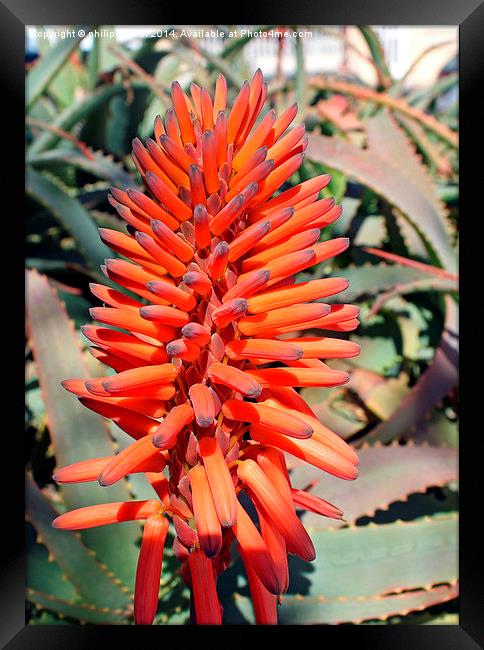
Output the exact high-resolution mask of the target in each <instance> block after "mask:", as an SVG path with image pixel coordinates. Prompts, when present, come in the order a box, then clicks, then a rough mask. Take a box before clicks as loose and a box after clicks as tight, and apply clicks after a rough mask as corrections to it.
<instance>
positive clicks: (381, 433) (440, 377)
mask: <svg viewBox="0 0 484 650" xmlns="http://www.w3.org/2000/svg"><path fill="white" fill-rule="evenodd" d="M445 305H446V318H445V325H444V332H443V334H442V339H441V341H440V343H439V346H438V348H437V350H436V352H435V355H434V358H433V359H432V362H431V363H430V365H429V366H428V367H427V369H426V370H425V372H424V373H423V374H422V376H421V377H420V379H419V380H418V381H417V383H416V384H415V385H414V386H413V387H412V389H411V390H410V392H409V393H408V395H407V396H406V397H405V399H404V400H403V401H402V402H401V404H400V406H399V407H398V409H396V411H395V412H394V413H393V414H392V416H391V417H390V418H388V419H387V420H386V421H384V422H381V423H380V424H379V425H377V426H376V427H374V428H373V429H372V430H371V431H370V432H369V433H368V434H367V435H366V436H364V438H363V440H365V441H368V442H375V441H377V440H379V441H380V442H389V441H391V440H395V439H397V438H398V437H399V436H405V435H409V434H411V433H413V432H415V431H416V430H417V428H418V426H419V425H420V424H422V423H423V421H424V418H425V416H426V415H427V413H429V412H430V411H431V410H432V409H433V408H434V407H435V406H436V405H438V404H439V402H440V401H441V400H442V399H443V398H444V397H445V396H446V395H447V394H448V393H449V392H450V391H451V390H452V389H453V388H454V387H455V386H456V385H457V383H458V362H459V350H458V346H459V338H458V332H459V328H458V307H457V305H456V303H455V301H454V300H452V298H450V297H449V296H446V297H445Z"/></svg>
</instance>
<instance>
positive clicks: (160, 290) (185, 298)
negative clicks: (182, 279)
mask: <svg viewBox="0 0 484 650" xmlns="http://www.w3.org/2000/svg"><path fill="white" fill-rule="evenodd" d="M146 287H147V288H148V290H149V291H151V292H152V293H154V294H156V295H157V296H161V297H162V298H164V299H165V300H167V301H169V302H170V303H171V304H173V305H176V306H177V307H178V308H179V309H182V310H183V311H191V310H192V309H193V308H194V307H195V305H196V300H195V298H194V297H193V296H192V294H190V293H187V292H186V291H182V290H181V289H179V288H178V287H175V285H173V284H170V283H169V282H166V281H165V280H160V281H157V282H147V284H146Z"/></svg>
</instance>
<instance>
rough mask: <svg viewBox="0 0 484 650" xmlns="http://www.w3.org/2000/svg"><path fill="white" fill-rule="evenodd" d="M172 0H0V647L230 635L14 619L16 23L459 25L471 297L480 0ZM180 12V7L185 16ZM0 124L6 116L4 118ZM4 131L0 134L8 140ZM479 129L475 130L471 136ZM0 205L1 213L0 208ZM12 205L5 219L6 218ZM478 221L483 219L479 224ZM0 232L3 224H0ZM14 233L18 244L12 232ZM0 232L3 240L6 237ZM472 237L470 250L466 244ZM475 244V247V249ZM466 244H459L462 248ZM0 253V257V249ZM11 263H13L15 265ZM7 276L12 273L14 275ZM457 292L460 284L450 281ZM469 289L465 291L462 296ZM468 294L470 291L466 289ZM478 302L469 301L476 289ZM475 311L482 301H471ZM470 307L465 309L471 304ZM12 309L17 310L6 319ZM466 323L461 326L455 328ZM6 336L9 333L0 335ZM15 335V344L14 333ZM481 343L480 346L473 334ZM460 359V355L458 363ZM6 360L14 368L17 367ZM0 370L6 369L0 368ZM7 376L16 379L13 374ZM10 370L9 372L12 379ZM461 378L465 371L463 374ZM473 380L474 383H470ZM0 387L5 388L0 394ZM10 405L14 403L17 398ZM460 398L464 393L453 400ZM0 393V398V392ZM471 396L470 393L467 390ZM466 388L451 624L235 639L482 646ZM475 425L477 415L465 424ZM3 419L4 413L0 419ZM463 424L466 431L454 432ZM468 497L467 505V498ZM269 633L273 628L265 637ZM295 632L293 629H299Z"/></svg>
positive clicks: (483, 22) (18, 473) (20, 583)
mask: <svg viewBox="0 0 484 650" xmlns="http://www.w3.org/2000/svg"><path fill="white" fill-rule="evenodd" d="M187 9H188V5H187V8H186V9H185V11H183V9H182V10H180V7H179V6H177V4H176V3H170V4H164V3H161V2H160V3H159V2H153V1H152V0H137V1H136V2H133V0H96V1H95V2H94V1H92V0H83V2H77V3H74V2H71V3H70V2H66V1H65V0H43V2H42V3H39V2H38V1H37V2H34V0H3V2H0V30H1V32H2V35H1V38H0V48H1V58H0V61H1V73H0V74H1V76H2V78H3V80H4V85H3V87H4V93H3V95H2V107H3V109H4V119H3V126H4V128H3V129H2V131H3V132H2V140H3V142H2V144H3V154H4V155H3V158H4V161H6V162H7V164H8V169H6V170H4V175H3V180H4V183H3V184H2V187H3V192H2V195H3V197H4V199H5V200H7V199H8V200H9V201H10V202H11V205H10V208H9V210H8V212H7V214H5V215H4V216H5V220H4V228H7V227H8V228H9V232H8V235H9V237H10V238H11V243H10V239H9V240H8V245H7V248H8V249H9V251H5V257H6V255H7V253H8V252H10V253H11V254H12V262H11V264H9V266H8V269H9V271H8V280H9V282H8V286H7V287H4V290H5V291H6V292H7V296H6V300H7V301H8V306H9V308H8V309H6V310H5V311H4V313H3V314H2V318H1V319H0V331H1V333H2V334H3V336H2V339H1V340H3V341H4V342H5V341H8V342H9V344H8V346H6V347H8V348H9V349H8V350H5V353H6V354H7V353H9V354H12V356H13V357H14V358H13V359H12V362H11V363H10V362H8V361H5V364H8V369H9V373H10V372H11V374H12V378H11V379H9V382H8V394H7V395H6V397H7V400H8V411H9V412H10V413H15V414H17V412H18V414H19V420H18V425H19V431H18V432H17V428H16V424H17V421H16V419H15V422H16V423H15V424H13V425H11V426H10V425H9V431H8V432H7V431H4V438H3V441H4V445H5V450H6V451H8V455H7V454H6V453H5V454H4V459H5V458H8V459H9V460H8V462H5V463H4V471H3V472H2V476H4V477H5V478H4V480H5V484H4V494H3V498H2V504H3V508H2V510H1V514H2V521H3V523H4V525H3V536H2V538H3V540H2V541H3V543H4V549H5V550H4V551H3V553H2V559H3V568H2V572H1V574H0V584H1V587H0V594H1V600H2V607H1V610H0V611H1V616H0V642H1V644H2V647H5V648H8V649H9V650H16V649H17V648H19V649H20V648H22V649H24V648H28V649H29V648H35V649H36V650H41V649H43V648H48V649H49V650H55V649H57V648H66V647H68V648H69V649H70V650H74V648H81V647H93V648H98V647H102V644H105V643H110V644H113V645H114V644H115V643H119V642H121V643H129V642H130V641H134V640H136V642H137V643H139V642H140V641H141V643H143V641H144V640H145V639H146V640H148V639H149V640H150V641H151V642H152V643H163V644H166V643H169V642H171V640H172V639H171V638H168V637H172V635H173V640H174V641H176V642H178V643H180V641H181V642H182V643H183V644H185V643H190V642H192V643H197V644H199V643H200V642H202V643H206V642H210V641H212V640H215V637H216V636H219V635H221V638H222V640H223V639H227V640H230V637H228V636H227V634H230V633H231V628H230V627H229V628H220V629H218V628H217V629H215V628H193V627H190V626H186V627H185V626H184V627H183V628H180V627H176V628H175V629H174V628H170V627H169V626H167V627H165V629H164V630H163V631H157V628H134V627H124V626H123V627H121V626H119V627H117V626H109V627H103V626H26V625H25V618H24V617H25V584H24V583H25V580H24V576H25V566H24V564H25V561H24V554H23V546H24V543H23V542H24V539H23V506H24V499H23V472H22V467H21V463H20V462H19V458H20V455H21V454H22V444H21V440H22V434H21V431H23V429H22V428H21V427H22V425H21V423H20V417H21V415H20V414H21V412H22V411H21V404H20V398H19V397H18V396H19V395H21V394H22V390H21V388H20V387H21V385H22V384H21V383H20V382H22V381H23V376H22V370H21V369H20V368H21V367H22V364H21V363H20V362H19V359H18V357H17V356H16V354H17V351H18V353H19V354H21V352H20V351H21V350H23V336H22V330H23V327H22V325H23V320H22V305H21V304H20V303H21V299H22V298H21V297H22V295H23V293H22V289H21V287H23V285H24V283H23V274H22V270H21V267H20V256H19V255H18V251H19V250H20V249H21V247H22V244H23V232H22V228H20V227H15V226H14V225H12V222H13V221H14V222H15V223H20V215H19V212H20V210H19V206H21V205H22V204H23V198H24V187H23V178H24V174H23V169H24V160H23V155H22V151H21V146H20V142H21V141H22V137H23V130H24V114H25V111H24V74H25V71H24V53H25V26H26V25H35V24H43V25H55V24H72V25H76V24H77V25H79V24H101V25H102V24H118V25H149V24H175V25H177V24H183V23H184V22H186V21H187V19H189V22H190V24H219V23H221V22H224V23H231V24H266V23H277V24H307V25H310V24H311V25H317V24H324V25H328V24H329V25H331V24H332V25H338V24H370V25H456V26H457V25H458V26H459V35H460V36H459V39H460V46H459V54H460V103H461V112H460V116H461V117H460V124H461V142H460V161H461V163H462V164H461V166H462V179H461V197H462V198H461V212H462V216H463V218H462V222H463V227H462V234H461V243H460V252H461V259H464V260H465V261H464V263H462V264H461V265H460V272H461V289H462V291H463V296H462V295H461V302H462V304H463V307H462V309H461V313H462V314H465V313H466V312H467V311H468V310H469V311H470V309H472V308H473V306H472V305H473V304H474V303H473V300H474V301H477V295H472V294H470V291H468V290H467V286H468V284H467V281H468V278H469V280H470V279H471V278H472V276H473V275H474V274H475V273H476V270H475V269H472V270H470V271H467V270H466V268H465V267H466V266H467V265H468V264H469V265H470V264H471V263H472V262H469V260H473V261H474V265H475V266H477V265H476V262H478V261H479V260H480V258H481V257H482V252H480V250H479V249H478V248H477V246H478V245H479V242H480V241H482V240H481V238H480V237H479V236H478V226H479V224H478V223H475V222H476V221H480V222H482V214H479V211H481V212H482V208H481V207H480V206H482V199H481V200H480V199H479V189H480V188H481V187H482V185H483V182H482V165H480V166H479V165H478V164H476V165H474V164H473V163H472V162H470V161H472V159H473V153H474V152H475V151H476V149H479V151H478V153H480V151H482V145H479V135H481V133H482V127H480V122H479V119H481V120H482V117H481V116H482V109H481V108H480V106H481V105H480V103H479V100H478V95H479V90H480V89H482V87H483V84H482V79H483V69H484V3H481V2H480V0H418V1H417V0H406V1H405V2H403V1H402V0H365V1H364V2H362V0H343V1H341V0H340V1H339V2H335V3H328V2H324V3H323V2H317V1H316V0H298V2H293V3H292V4H290V5H288V4H287V3H286V4H285V5H284V6H282V5H281V4H280V3H277V4H276V2H275V0H273V2H272V3H270V4H268V3H267V2H266V3H264V4H262V3H260V2H258V3H254V4H249V3H241V4H240V5H238V6H237V9H238V11H237V15H235V6H232V7H230V6H227V7H226V8H225V9H224V8H222V9H221V8H220V7H217V6H215V5H210V6H207V5H206V4H205V3H204V5H203V6H201V7H200V8H199V10H198V15H197V13H196V12H195V7H194V6H193V5H190V6H189V12H188V11H187ZM188 17H189V18H188ZM7 126H8V128H6V127H7ZM9 139H10V140H11V142H10V143H9V142H8V140H9ZM481 141H482V138H481ZM7 215H10V216H9V217H8V220H7V218H6V217H7ZM13 217H15V219H13ZM480 227H481V228H482V225H481V226H480ZM4 232H5V231H4ZM16 237H18V246H15V238H16ZM4 241H7V239H6V237H5V238H4ZM473 245H474V246H476V250H475V252H473V251H472V246H473ZM479 252H480V257H479ZM464 253H465V255H464ZM3 259H5V258H3ZM17 272H18V275H17ZM4 277H5V276H4ZM17 282H18V284H17ZM461 293H462V292H461ZM468 294H469V301H470V303H469V304H467V295H468ZM471 296H472V297H471ZM477 302H479V301H477ZM481 312H482V308H481ZM472 314H473V312H472ZM472 314H471V316H470V317H469V320H467V318H465V317H463V318H462V319H461V320H462V321H463V322H462V329H463V331H464V335H463V336H462V341H463V344H462V346H461V353H462V354H463V357H464V358H465V359H466V358H467V348H468V349H469V358H468V360H467V361H466V362H465V363H466V367H467V363H468V364H469V366H468V367H469V370H468V371H467V370H466V372H465V373H461V374H462V375H463V376H464V375H465V377H466V380H467V382H469V379H470V378H471V377H472V373H473V372H475V366H476V365H477V366H478V365H479V360H478V358H477V353H476V348H475V347H473V341H475V340H476V334H477V337H478V336H479V334H480V332H479V331H478V332H477V333H476V332H475V329H476V325H477V328H479V324H478V322H476V320H475V318H474V319H473V315H472ZM17 317H18V320H19V321H20V322H17ZM467 327H469V333H468V335H467V336H466V328H467ZM10 341H11V342H12V343H11V344H10ZM17 342H18V348H17V347H16V345H14V343H17ZM478 347H480V346H478ZM461 367H464V365H463V364H462V366H461ZM16 368H19V372H18V375H16V370H15V369H16ZM9 377H10V375H9ZM14 378H15V380H14ZM16 379H18V381H19V384H18V386H17V384H16ZM470 383H471V384H472V378H471V379H470ZM479 387H480V384H479V385H478V388H479ZM4 396H5V394H4ZM17 399H18V400H19V403H18V406H19V408H18V411H17V408H16V407H17V402H16V400H17ZM462 399H463V401H462ZM7 400H5V401H7ZM474 400H475V398H474ZM474 400H472V398H471V397H469V398H468V397H467V396H466V395H465V391H464V395H463V396H462V397H461V404H462V411H463V413H464V415H463V418H462V422H463V423H464V424H462V425H461V431H462V432H463V435H462V436H461V439H462V443H461V447H460V485H461V497H460V515H461V517H460V519H461V523H460V579H461V606H460V607H461V609H460V625H456V626H392V625H389V626H354V625H353V626H351V625H348V626H324V630H321V629H319V626H308V627H304V626H295V627H297V630H293V629H287V628H286V627H282V626H281V627H278V628H264V627H261V626H254V627H244V628H243V629H242V630H241V631H240V635H241V636H238V637H237V640H238V641H239V642H243V641H245V640H247V639H250V638H251V637H252V636H253V635H254V636H257V637H261V638H262V639H263V642H264V641H265V642H268V643H269V642H270V643H272V642H274V641H273V639H274V636H273V635H275V636H276V637H277V636H279V635H281V634H284V635H286V634H288V633H289V634H292V633H294V634H295V638H296V639H297V641H299V636H301V637H305V636H306V635H307V634H308V635H310V636H313V635H314V634H315V633H316V634H317V635H318V636H319V638H318V641H319V642H320V643H324V644H325V646H326V647H329V646H330V644H331V643H337V644H340V643H341V642H343V643H357V644H359V647H364V648H366V647H369V648H372V649H376V648H385V649H387V648H391V649H395V650H397V649H399V648H411V649H426V648H439V649H440V650H461V649H462V650H467V649H469V650H470V649H474V648H479V647H484V625H483V618H484V617H483V612H484V608H483V605H484V589H483V574H482V553H481V548H480V530H479V529H480V526H479V514H480V512H482V505H481V504H480V503H479V501H477V499H475V500H474V499H473V497H474V496H475V495H476V492H479V477H480V475H481V474H482V471H480V468H481V458H482V456H481V455H480V454H479V453H476V447H475V445H476V444H477V443H476V439H477V438H482V433H481V432H480V430H479V426H478V425H479V414H478V411H477V410H476V413H475V415H474V416H473V415H470V414H469V411H471V410H472V406H473V405H474V407H476V406H477V408H478V407H479V404H478V399H477V404H476V402H475V401H474ZM474 425H476V426H474ZM5 426H6V425H5ZM464 434H465V435H464ZM473 501H475V503H476V505H474V503H473ZM274 640H275V639H274ZM301 641H302V638H301Z"/></svg>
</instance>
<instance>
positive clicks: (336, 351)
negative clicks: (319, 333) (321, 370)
mask: <svg viewBox="0 0 484 650" xmlns="http://www.w3.org/2000/svg"><path fill="white" fill-rule="evenodd" d="M286 342H290V343H293V344H294V345H296V346H297V347H298V348H300V349H301V350H302V351H303V359H347V358H350V357H356V356H357V355H358V354H359V353H360V346H359V345H358V343H354V342H353V341H346V340H345V339H332V338H328V337H323V338H309V337H308V338H300V339H286Z"/></svg>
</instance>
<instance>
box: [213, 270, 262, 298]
mask: <svg viewBox="0 0 484 650" xmlns="http://www.w3.org/2000/svg"><path fill="white" fill-rule="evenodd" d="M270 277H271V274H270V272H269V271H268V270H267V269H261V270H260V271H251V273H246V274H245V276H244V278H243V279H242V280H240V279H239V280H238V281H237V282H236V283H235V284H234V286H233V287H232V288H231V289H229V291H227V293H226V294H225V296H224V299H223V302H228V301H229V300H232V299H233V298H248V297H249V296H251V295H252V294H253V293H256V292H257V291H259V289H262V287H264V286H266V285H267V283H268V282H269V280H270Z"/></svg>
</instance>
